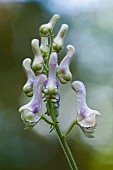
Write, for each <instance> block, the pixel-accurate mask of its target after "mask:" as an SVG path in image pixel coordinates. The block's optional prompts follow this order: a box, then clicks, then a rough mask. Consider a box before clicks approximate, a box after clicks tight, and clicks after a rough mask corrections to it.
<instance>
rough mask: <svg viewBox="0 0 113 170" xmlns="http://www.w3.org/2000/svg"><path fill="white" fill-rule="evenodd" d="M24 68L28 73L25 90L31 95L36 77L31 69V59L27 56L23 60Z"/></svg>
mask: <svg viewBox="0 0 113 170" xmlns="http://www.w3.org/2000/svg"><path fill="white" fill-rule="evenodd" d="M23 68H24V70H25V73H26V75H27V83H26V84H25V85H24V87H23V91H24V92H25V93H26V95H27V96H28V97H31V96H32V95H33V82H34V79H35V74H34V72H33V71H32V69H31V59H29V58H26V59H25V60H24V61H23Z"/></svg>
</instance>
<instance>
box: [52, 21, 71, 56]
mask: <svg viewBox="0 0 113 170" xmlns="http://www.w3.org/2000/svg"><path fill="white" fill-rule="evenodd" d="M67 30H68V25H67V24H63V25H62V26H61V28H60V30H59V32H58V34H57V36H56V37H55V39H54V40H53V51H55V52H57V53H59V52H60V51H61V50H62V48H63V40H64V37H65V35H66V33H67Z"/></svg>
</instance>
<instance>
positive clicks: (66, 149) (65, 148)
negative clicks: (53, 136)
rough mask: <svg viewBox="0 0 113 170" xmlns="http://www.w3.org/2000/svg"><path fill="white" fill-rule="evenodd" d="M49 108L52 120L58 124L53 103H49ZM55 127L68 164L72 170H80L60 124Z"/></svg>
mask: <svg viewBox="0 0 113 170" xmlns="http://www.w3.org/2000/svg"><path fill="white" fill-rule="evenodd" d="M48 107H49V110H50V115H51V118H52V120H53V122H57V119H56V116H55V114H54V108H53V105H52V103H51V102H50V101H48ZM54 127H55V130H56V132H57V135H58V138H59V141H60V144H61V146H62V148H63V151H64V154H65V156H66V158H67V161H68V164H69V166H70V168H71V170H78V168H77V165H76V163H75V161H74V158H73V156H72V153H71V151H70V148H69V146H68V144H67V141H66V139H65V138H64V136H63V135H62V132H61V130H60V128H59V125H58V123H56V124H55V125H54Z"/></svg>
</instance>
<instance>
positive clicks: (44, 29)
mask: <svg viewBox="0 0 113 170" xmlns="http://www.w3.org/2000/svg"><path fill="white" fill-rule="evenodd" d="M59 19H60V16H59V15H58V14H55V15H53V16H52V18H51V19H50V21H49V22H48V23H47V24H43V25H42V26H41V27H40V29H39V31H40V34H41V36H43V37H47V36H49V35H50V32H51V31H52V30H53V27H54V25H55V24H56V22H57V20H59Z"/></svg>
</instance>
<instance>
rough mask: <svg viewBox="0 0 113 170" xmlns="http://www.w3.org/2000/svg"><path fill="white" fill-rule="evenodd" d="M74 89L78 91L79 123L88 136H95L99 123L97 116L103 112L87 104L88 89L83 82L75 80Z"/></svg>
mask: <svg viewBox="0 0 113 170" xmlns="http://www.w3.org/2000/svg"><path fill="white" fill-rule="evenodd" d="M72 89H73V90H74V91H76V102H77V113H78V115H77V122H78V125H79V126H80V127H81V129H82V130H83V132H84V133H85V134H86V136H88V137H90V138H91V137H94V136H93V135H92V133H94V129H95V126H96V124H97V118H98V116H101V114H100V113H99V112H98V111H96V110H92V109H90V108H89V107H88V106H87V104H86V89H85V86H84V84H83V83H82V82H80V81H74V82H73V83H72Z"/></svg>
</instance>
